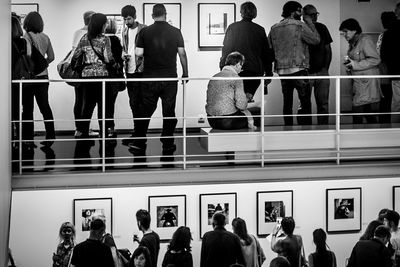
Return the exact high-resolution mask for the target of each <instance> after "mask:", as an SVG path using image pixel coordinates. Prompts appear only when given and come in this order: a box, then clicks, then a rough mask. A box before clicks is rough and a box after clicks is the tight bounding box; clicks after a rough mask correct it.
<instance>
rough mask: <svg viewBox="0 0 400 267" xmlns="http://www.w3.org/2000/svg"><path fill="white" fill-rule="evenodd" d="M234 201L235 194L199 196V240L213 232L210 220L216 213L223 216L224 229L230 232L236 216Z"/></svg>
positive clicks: (235, 199)
mask: <svg viewBox="0 0 400 267" xmlns="http://www.w3.org/2000/svg"><path fill="white" fill-rule="evenodd" d="M236 201H237V195H236V193H213V194H200V238H203V235H204V234H205V233H206V232H208V231H211V230H213V227H212V218H213V216H214V214H215V213H218V212H220V213H223V214H224V215H225V222H226V226H225V228H226V230H228V231H231V232H232V220H233V219H234V218H236V214H237V205H236Z"/></svg>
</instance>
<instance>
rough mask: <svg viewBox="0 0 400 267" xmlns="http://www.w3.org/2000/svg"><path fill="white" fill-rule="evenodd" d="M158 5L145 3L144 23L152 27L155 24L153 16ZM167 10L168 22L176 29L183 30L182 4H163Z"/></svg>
mask: <svg viewBox="0 0 400 267" xmlns="http://www.w3.org/2000/svg"><path fill="white" fill-rule="evenodd" d="M155 4H156V3H143V23H144V24H146V25H151V24H153V23H154V20H153V17H152V14H153V6H154V5H155ZM163 5H164V6H165V9H166V10H167V22H168V23H169V24H170V25H172V26H174V27H175V28H178V29H180V28H181V15H182V6H181V4H180V3H163Z"/></svg>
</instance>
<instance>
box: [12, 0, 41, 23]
mask: <svg viewBox="0 0 400 267" xmlns="http://www.w3.org/2000/svg"><path fill="white" fill-rule="evenodd" d="M32 11H36V12H39V4H38V3H15V4H11V12H14V13H15V14H16V15H17V16H19V18H20V21H21V24H23V23H24V19H25V17H26V15H28V13H29V12H32Z"/></svg>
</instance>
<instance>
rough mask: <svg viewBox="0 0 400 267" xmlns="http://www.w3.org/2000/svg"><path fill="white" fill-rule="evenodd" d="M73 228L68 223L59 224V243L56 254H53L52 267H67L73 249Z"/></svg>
mask: <svg viewBox="0 0 400 267" xmlns="http://www.w3.org/2000/svg"><path fill="white" fill-rule="evenodd" d="M75 233H76V232H75V227H74V225H73V224H72V223H70V222H64V223H63V224H61V227H60V230H59V232H58V236H59V238H60V243H59V244H58V245H57V250H56V253H53V267H68V266H69V262H70V258H71V255H72V250H73V249H74V247H75Z"/></svg>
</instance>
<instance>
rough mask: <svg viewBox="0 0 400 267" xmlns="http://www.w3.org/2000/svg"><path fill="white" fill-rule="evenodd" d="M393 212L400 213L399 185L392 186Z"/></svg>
mask: <svg viewBox="0 0 400 267" xmlns="http://www.w3.org/2000/svg"><path fill="white" fill-rule="evenodd" d="M393 210H395V211H397V212H398V213H400V185H398V186H393Z"/></svg>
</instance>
